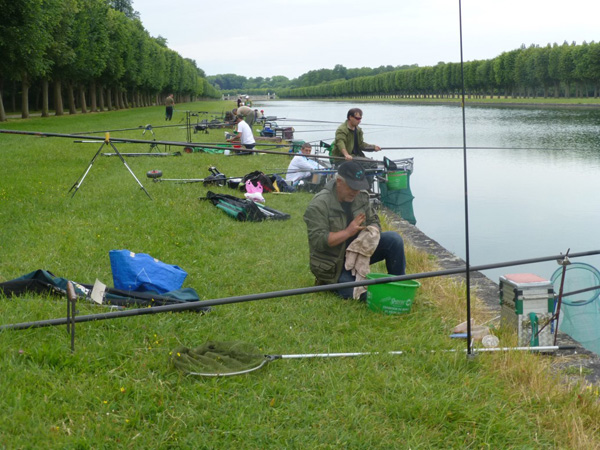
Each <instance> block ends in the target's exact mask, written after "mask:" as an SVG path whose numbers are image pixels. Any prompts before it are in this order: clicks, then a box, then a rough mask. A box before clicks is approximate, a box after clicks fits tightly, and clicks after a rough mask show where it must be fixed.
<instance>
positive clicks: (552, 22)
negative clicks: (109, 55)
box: [132, 0, 600, 79]
mask: <svg viewBox="0 0 600 450" xmlns="http://www.w3.org/2000/svg"><path fill="white" fill-rule="evenodd" d="M132 4H133V8H134V9H135V10H136V11H138V12H139V13H140V19H141V21H142V23H143V25H144V28H145V29H146V30H148V32H149V33H150V35H152V36H154V37H157V36H159V35H160V36H162V37H163V38H165V39H166V40H167V45H168V47H169V48H171V49H173V50H175V51H176V52H177V53H179V54H180V55H181V56H182V57H184V58H190V59H193V60H195V61H196V64H197V66H198V67H199V68H201V69H202V70H204V72H205V73H206V74H207V75H217V74H226V73H233V74H236V75H242V76H245V77H247V78H255V77H265V78H266V77H272V76H275V75H283V76H286V77H288V78H290V79H293V78H297V77H298V76H300V75H302V74H303V73H306V72H308V71H310V70H318V69H333V67H334V66H335V65H336V64H341V65H343V66H345V67H346V68H349V69H350V68H357V67H371V68H375V67H379V66H382V65H383V66H387V65H391V66H402V65H405V64H418V65H419V66H421V67H423V66H434V65H436V64H437V63H438V62H440V61H443V62H460V60H461V51H460V48H461V47H460V26H459V25H460V22H459V17H460V14H459V2H458V0H367V1H358V0H344V1H340V0H281V1H275V0H256V1H251V0H230V1H219V0H212V1H207V0H171V1H165V0H160V1H159V0H133V1H132ZM461 9H462V41H463V59H464V61H472V60H475V59H492V58H495V57H496V56H498V55H499V54H501V53H502V52H504V51H509V50H514V49H516V48H519V47H520V46H521V45H522V44H525V45H526V46H530V45H531V44H535V45H539V46H545V45H547V44H548V43H550V44H553V43H557V44H562V43H563V42H564V41H567V42H569V43H571V42H573V41H574V42H576V43H577V44H581V43H582V42H584V41H586V42H592V41H595V42H598V41H600V21H599V17H600V14H599V13H600V1H599V0H569V1H565V0H493V1H492V0H462V5H461Z"/></svg>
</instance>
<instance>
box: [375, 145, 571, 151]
mask: <svg viewBox="0 0 600 450" xmlns="http://www.w3.org/2000/svg"><path fill="white" fill-rule="evenodd" d="M463 149H464V147H462V146H446V147H444V146H425V147H423V146H406V147H381V150H463ZM467 149H470V150H564V149H562V148H548V147H485V146H478V147H471V146H468V147H467Z"/></svg>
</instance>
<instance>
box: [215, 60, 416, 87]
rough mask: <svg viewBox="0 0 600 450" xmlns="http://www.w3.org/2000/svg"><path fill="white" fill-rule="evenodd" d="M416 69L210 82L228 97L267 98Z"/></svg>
mask: <svg viewBox="0 0 600 450" xmlns="http://www.w3.org/2000/svg"><path fill="white" fill-rule="evenodd" d="M415 67H418V66H417V65H416V64H413V65H411V66H397V67H394V66H380V67H376V68H375V69H372V68H370V67H361V68H355V69H347V68H346V67H344V66H343V65H341V64H337V65H336V66H335V67H334V68H333V69H318V70H311V71H309V72H306V73H304V74H302V75H300V76H299V77H298V78H294V79H292V80H290V79H289V78H287V77H284V76H282V75H277V76H273V77H266V78H263V77H256V78H246V77H244V76H242V75H235V74H232V73H228V74H221V75H210V76H208V77H206V78H207V80H208V81H209V82H210V83H211V84H212V85H213V86H214V87H215V88H217V89H220V90H221V91H222V92H223V93H225V94H235V93H237V92H244V93H249V94H266V93H267V92H278V91H280V90H282V89H292V88H296V87H307V86H315V85H318V84H322V83H327V82H330V81H338V80H350V79H353V78H358V77H366V76H373V75H378V74H381V73H385V72H392V71H395V70H401V69H409V68H415Z"/></svg>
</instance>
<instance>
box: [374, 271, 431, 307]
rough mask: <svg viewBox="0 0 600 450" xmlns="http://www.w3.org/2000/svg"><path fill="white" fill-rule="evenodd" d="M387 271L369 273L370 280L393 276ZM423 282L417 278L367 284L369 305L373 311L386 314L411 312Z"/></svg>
mask: <svg viewBox="0 0 600 450" xmlns="http://www.w3.org/2000/svg"><path fill="white" fill-rule="evenodd" d="M391 276H393V275H389V274H387V273H369V274H367V279H368V280H375V279H379V278H386V277H391ZM419 286H421V283H419V282H418V281H415V280H404V281H393V282H391V283H382V284H372V285H370V286H367V307H368V308H369V309H370V310H371V311H376V312H381V313H384V314H405V313H409V312H410V310H411V308H412V305H413V303H414V300H415V295H416V293H417V289H418V288H419Z"/></svg>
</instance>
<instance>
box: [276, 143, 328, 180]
mask: <svg viewBox="0 0 600 450" xmlns="http://www.w3.org/2000/svg"><path fill="white" fill-rule="evenodd" d="M311 149H312V147H311V145H310V144H309V143H308V142H305V143H304V144H302V147H301V148H300V152H301V154H300V155H296V156H294V158H292V161H291V162H290V165H289V166H288V169H287V173H286V175H285V181H286V183H288V184H291V185H296V184H298V183H299V182H300V181H301V180H303V179H310V178H311V177H312V175H313V172H314V171H315V170H316V169H319V168H321V169H322V167H321V166H320V165H319V163H317V162H316V161H315V160H314V159H312V158H307V157H306V155H310V151H311Z"/></svg>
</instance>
